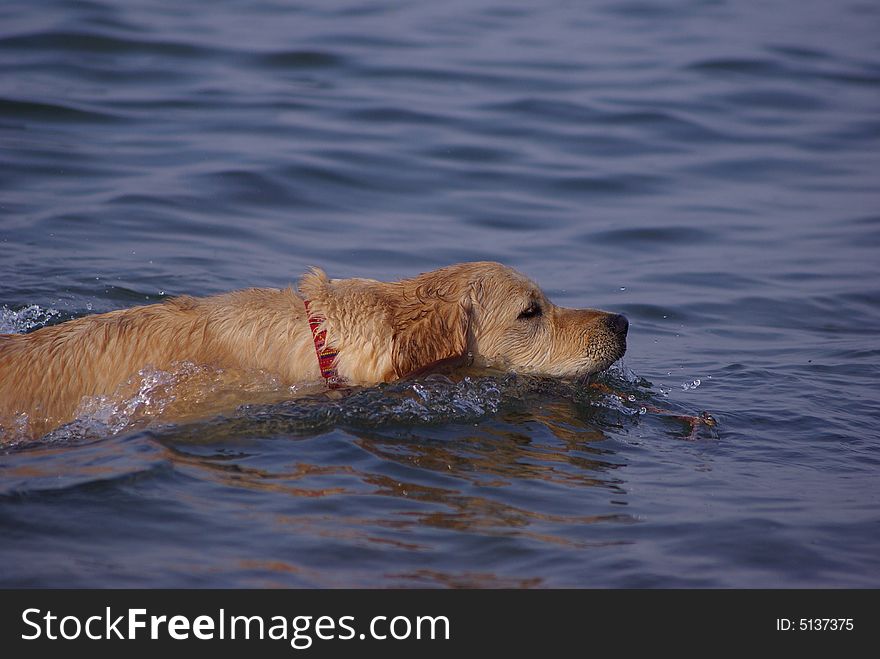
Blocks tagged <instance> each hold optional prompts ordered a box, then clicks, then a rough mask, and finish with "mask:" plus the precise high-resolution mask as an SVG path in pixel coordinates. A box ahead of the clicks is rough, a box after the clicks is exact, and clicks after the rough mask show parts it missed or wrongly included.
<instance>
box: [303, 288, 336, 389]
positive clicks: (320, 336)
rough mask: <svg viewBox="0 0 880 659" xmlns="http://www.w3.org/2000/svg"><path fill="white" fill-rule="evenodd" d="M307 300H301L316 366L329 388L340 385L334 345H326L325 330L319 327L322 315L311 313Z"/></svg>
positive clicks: (322, 319) (322, 320)
mask: <svg viewBox="0 0 880 659" xmlns="http://www.w3.org/2000/svg"><path fill="white" fill-rule="evenodd" d="M309 302H310V301H309V300H303V303H304V304H305V307H306V315H307V316H308V318H309V328H310V329H311V330H312V338H313V339H314V341H315V354H317V355H318V368H320V369H321V377H322V378H324V380H325V381H326V382H327V386H328V387H330V388H331V389H338V388H339V387H340V386H342V379H341V378H340V377H339V373H338V372H337V371H336V364H335V362H336V356H337V355H338V354H339V350H337V349H336V348H335V347H334V346H330V345H327V330H325V329H323V328H322V327H321V323H323V322H324V316H322V315H320V314H313V313H312V311H311V309H310V308H309Z"/></svg>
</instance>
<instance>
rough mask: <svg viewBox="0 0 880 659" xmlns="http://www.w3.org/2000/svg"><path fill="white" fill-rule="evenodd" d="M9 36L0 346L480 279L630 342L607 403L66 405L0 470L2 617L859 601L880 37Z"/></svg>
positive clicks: (870, 412) (322, 24) (694, 32)
mask: <svg viewBox="0 0 880 659" xmlns="http://www.w3.org/2000/svg"><path fill="white" fill-rule="evenodd" d="M0 26H2V27H0V329H2V331H15V332H21V331H29V330H32V329H34V328H36V327H39V326H42V325H44V324H46V323H51V322H58V321H61V320H65V319H68V318H72V317H77V316H81V315H84V314H87V313H93V312H101V311H108V310H111V309H116V308H120V307H125V306H132V305H135V304H142V303H147V302H155V301H159V300H161V299H163V298H164V297H166V296H169V295H175V294H182V293H186V294H194V295H204V294H210V293H215V292H219V291H224V290H229V289H233V288H239V287H246V286H278V287H282V286H287V285H289V284H291V283H294V284H295V282H296V280H297V278H298V277H299V275H300V274H301V273H303V272H304V271H305V270H306V268H307V267H309V266H311V265H318V266H321V267H323V268H325V269H326V270H327V272H328V273H329V274H330V275H331V276H334V277H348V276H366V277H375V278H378V279H394V278H397V277H403V276H410V275H413V274H416V273H418V272H422V271H425V270H429V269H432V268H435V267H439V266H443V265H447V264H449V263H454V262H458V261H465V260H477V259H492V260H498V261H502V262H504V263H507V264H509V265H511V266H513V267H516V268H518V269H520V270H522V271H523V272H525V273H527V274H528V275H530V276H531V277H533V278H534V279H535V280H536V281H537V282H539V283H540V284H541V285H542V286H543V287H544V289H545V290H546V291H547V293H548V294H549V295H550V296H551V298H552V299H554V301H556V302H557V303H559V304H563V305H566V306H581V307H587V306H589V307H599V308H605V309H610V310H614V311H618V312H621V313H625V314H626V315H627V316H628V317H629V319H630V321H631V330H630V339H629V349H628V353H627V356H626V357H625V358H624V360H623V362H622V363H621V364H620V365H618V366H617V367H615V369H614V370H613V371H612V372H611V373H609V374H606V375H605V376H603V382H604V383H606V384H608V385H611V386H613V387H614V388H616V389H618V390H619V391H621V392H623V393H624V394H625V395H628V396H632V397H633V399H634V401H633V402H632V403H629V402H627V404H624V403H622V402H620V401H619V400H617V399H615V398H613V397H608V396H604V395H602V394H600V393H597V392H591V391H589V390H587V389H585V388H582V387H577V386H574V385H572V384H571V383H560V382H553V381H545V380H539V379H538V380H536V379H524V378H517V377H513V376H510V375H507V374H503V373H479V372H464V373H454V374H449V375H447V376H444V377H434V378H433V379H432V378H427V379H421V380H419V381H417V382H405V383H398V384H394V385H390V386H386V387H377V388H369V389H364V390H359V391H353V392H346V395H344V396H343V397H341V398H331V397H329V396H327V395H323V394H321V393H315V394H314V395H310V396H307V397H305V398H297V399H295V400H293V399H292V400H290V401H286V402H282V403H277V404H259V403H254V404H253V405H251V406H246V407H241V408H233V409H230V410H228V411H227V412H225V413H223V414H219V415H218V416H216V417H212V418H211V419H209V420H205V421H199V422H193V423H187V424H179V425H170V424H156V425H151V426H149V425H148V426H146V427H144V426H142V425H137V424H135V425H134V426H128V425H126V424H125V423H124V422H123V423H119V421H120V418H119V415H117V416H116V417H112V415H108V414H107V412H108V410H106V409H104V410H97V411H96V414H93V415H92V416H90V417H89V418H86V419H83V420H81V422H80V423H79V424H74V426H73V427H71V428H69V429H67V430H65V431H62V432H58V433H55V434H53V435H52V436H50V437H48V438H46V439H45V440H43V441H41V442H38V443H36V444H32V445H28V446H7V447H5V448H4V449H3V452H2V453H0V536H2V538H3V540H2V541H0V585H3V586H113V587H124V586H135V587H137V586H149V587H152V586H212V587H214V586H233V587H235V586H380V587H387V586H405V587H410V586H437V587H458V586H489V587H494V586H504V587H520V586H522V587H553V586H565V587H749V586H760V587H840V586H849V587H853V586H854V587H877V586H880V559H878V556H880V551H878V550H880V514H878V503H880V500H878V499H880V497H878V495H880V488H878V466H880V451H878V448H880V433H878V429H877V419H878V417H880V403H878V396H877V382H878V375H880V367H878V356H880V349H878V344H877V336H878V329H880V289H878V281H880V279H878V275H880V268H878V266H877V263H878V259H877V249H878V247H880V185H878V175H877V172H878V171H880V119H878V117H880V113H878V111H880V38H878V35H880V8H878V7H875V6H874V5H873V4H871V3H867V2H858V1H850V0H847V1H844V2H837V3H830V2H821V1H818V0H812V1H807V2H803V1H801V2H793V1H783V2H776V3H771V4H769V5H768V4H761V3H742V2H723V1H718V2H704V1H697V0H679V1H676V2H664V3H643V2H608V3H586V4H585V3H572V2H565V1H564V0H554V1H550V2H544V3H541V5H540V7H538V6H537V5H534V4H533V3H510V2H492V1H491V0H480V1H474V0H468V1H467V2H465V1H464V0H461V1H453V2H446V3H439V4H437V3H405V5H404V6H400V3H364V2H331V3H319V4H315V3H306V4H301V5H297V4H291V3H288V2H272V1H268V0H267V1H264V2H251V3H234V2H227V1H220V2H215V3H212V5H211V9H210V11H205V10H204V8H203V7H196V6H192V7H189V6H181V5H180V3H175V2H170V1H164V0H139V1H138V2H126V3H110V2H102V1H90V2H73V1H66V0H48V1H46V2H41V3H39V4H35V3H29V2H15V1H13V2H5V3H3V5H2V6H0ZM154 393H155V391H154V390H153V389H149V387H148V388H147V390H146V393H145V395H146V396H147V397H148V398H149V396H151V395H153V394H154ZM642 403H646V404H651V405H654V406H663V407H667V408H669V409H672V410H675V411H677V412H681V413H694V412H698V411H700V410H710V411H711V412H712V414H713V415H714V416H715V417H716V418H717V419H718V421H719V426H718V428H717V430H716V432H709V433H701V434H700V435H699V436H698V437H697V438H696V439H691V440H687V439H685V437H686V435H687V433H686V429H684V428H683V427H682V424H680V423H677V422H675V421H671V420H669V419H664V418H661V417H659V416H657V415H653V414H650V413H648V414H639V407H640V406H641V404H642ZM117 411H118V410H117ZM122 421H124V419H122Z"/></svg>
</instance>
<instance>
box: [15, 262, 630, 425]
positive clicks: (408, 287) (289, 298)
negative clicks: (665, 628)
mask: <svg viewBox="0 0 880 659" xmlns="http://www.w3.org/2000/svg"><path fill="white" fill-rule="evenodd" d="M306 304H308V311H307V309H306ZM310 319H311V320H312V321H313V323H314V324H315V325H316V327H314V328H312V329H310V323H309V321H310ZM627 328H628V322H627V320H626V318H625V317H624V316H621V315H619V314H614V313H608V312H605V311H598V310H594V309H566V308H563V307H558V306H556V305H554V304H552V303H551V302H550V301H549V300H548V299H547V297H546V296H545V295H544V294H543V293H542V292H541V289H540V288H538V286H537V285H535V284H534V283H533V282H531V281H530V280H529V279H527V278H526V277H524V276H523V275H521V274H520V273H518V272H517V271H515V270H513V269H511V268H509V267H506V266H504V265H501V264H499V263H491V262H478V263H462V264H458V265H452V266H449V267H446V268H441V269H439V270H435V271H433V272H427V273H424V274H421V275H419V276H417V277H413V278H412V279H404V280H402V281H398V282H391V283H385V282H379V281H375V280H372V279H328V278H327V276H326V275H325V274H324V272H323V271H322V270H319V269H317V268H316V269H313V270H312V271H311V272H309V273H307V274H305V275H304V276H303V277H302V279H301V280H300V282H299V289H298V291H294V290H293V289H292V288H287V289H280V290H279V289H256V288H253V289H246V290H240V291H234V292H231V293H225V294H221V295H215V296H212V297H206V298H194V297H188V296H183V297H177V298H173V299H169V300H167V301H165V302H162V303H160V304H153V305H149V306H140V307H133V308H130V309H123V310H119V311H111V312H109V313H103V314H96V315H92V316H85V317H83V318H78V319H75V320H71V321H68V322H65V323H61V324H59V325H55V326H52V327H45V328H43V329H40V330H37V331H35V332H32V333H30V334H3V335H0V437H2V435H3V428H6V429H7V432H10V431H9V429H10V428H12V427H13V426H14V425H17V426H18V427H19V429H20V428H21V426H22V420H24V421H25V422H26V425H27V433H28V434H29V435H30V436H32V437H38V436H41V435H43V434H45V433H46V432H48V431H49V430H51V429H52V428H55V427H56V426H58V425H60V424H63V423H66V422H68V421H70V420H72V419H74V418H75V417H76V416H77V410H78V409H80V408H81V405H82V404H83V402H84V401H87V400H89V399H92V400H93V399H94V398H95V397H100V396H110V395H113V393H114V392H118V391H119V387H120V386H121V385H123V384H124V383H126V382H131V381H132V380H133V378H136V376H137V375H138V373H139V372H140V371H141V369H143V368H145V367H147V366H149V367H152V368H155V369H160V370H173V369H174V368H176V367H179V366H180V365H181V364H189V365H190V366H192V365H199V366H204V367H209V368H211V369H218V370H223V371H225V372H235V373H239V374H242V373H244V374H252V375H254V376H255V377H258V376H262V377H265V376H266V375H267V374H269V375H271V376H272V377H274V378H275V380H276V381H278V382H280V383H282V384H284V385H293V384H295V383H302V382H308V381H321V376H322V370H321V368H320V367H319V359H318V356H317V354H316V340H315V338H316V336H315V335H316V334H320V336H321V339H322V340H324V341H326V345H327V346H328V348H329V347H332V348H333V353H335V354H333V353H331V355H330V357H328V358H327V360H328V363H329V361H332V371H330V372H332V373H333V374H334V375H335V376H337V377H338V378H339V379H340V380H341V381H343V382H345V383H348V384H352V385H366V384H375V383H379V382H388V381H391V380H396V379H399V378H405V377H407V376H410V375H413V374H415V373H418V372H421V371H424V370H427V369H429V368H431V367H432V366H433V365H435V364H437V363H440V362H444V361H448V360H454V359H459V358H468V359H470V360H472V361H473V363H475V364H477V365H484V366H495V367H500V368H504V369H509V370H512V371H516V372H520V373H535V374H545V375H550V376H560V377H574V376H583V375H588V374H591V373H595V372H597V371H601V370H604V369H606V368H608V366H610V365H611V364H612V363H613V362H615V361H616V360H618V359H620V357H622V356H623V353H624V351H625V350H626V334H627ZM313 331H314V332H315V333H314V334H313ZM324 375H325V377H326V376H327V372H326V371H325V372H324Z"/></svg>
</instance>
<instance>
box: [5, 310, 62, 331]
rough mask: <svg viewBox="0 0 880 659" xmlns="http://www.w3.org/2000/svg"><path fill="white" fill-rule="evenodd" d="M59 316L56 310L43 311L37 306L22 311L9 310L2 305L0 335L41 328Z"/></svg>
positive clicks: (59, 313)
mask: <svg viewBox="0 0 880 659" xmlns="http://www.w3.org/2000/svg"><path fill="white" fill-rule="evenodd" d="M60 315H61V312H60V311H58V310H57V309H44V308H43V307H41V306H39V305H37V304H32V305H30V306H27V307H24V308H22V309H10V308H9V307H7V306H6V305H4V306H2V307H0V334H23V333H24V332H29V331H30V330H33V329H36V328H38V327H43V326H44V325H46V324H47V323H49V322H50V321H51V320H52V319H53V318H57V317H58V316H60Z"/></svg>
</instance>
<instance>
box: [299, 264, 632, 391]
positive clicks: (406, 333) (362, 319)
mask: <svg viewBox="0 0 880 659" xmlns="http://www.w3.org/2000/svg"><path fill="white" fill-rule="evenodd" d="M300 291H301V292H302V294H303V295H304V296H305V297H306V298H308V299H310V300H311V303H312V305H313V306H314V307H316V310H317V311H318V312H319V313H320V314H321V315H323V316H324V317H325V318H326V322H325V327H326V329H327V332H328V336H327V340H328V342H330V343H333V344H334V345H336V347H337V348H338V349H339V357H338V365H339V372H340V375H342V376H343V377H346V378H347V379H351V380H352V381H356V382H358V381H360V382H363V381H370V380H372V381H379V380H393V379H397V378H401V377H405V376H407V375H411V374H412V373H414V372H419V371H421V370H423V369H426V368H429V367H430V366H432V365H433V364H436V363H438V362H443V361H445V360H453V359H456V358H460V357H462V356H465V355H468V354H470V355H471V356H472V357H473V359H474V362H475V363H477V364H479V365H484V366H497V367H501V368H506V369H509V370H512V371H515V372H518V373H532V374H542V375H550V376H556V377H579V376H584V375H589V374H591V373H596V372H598V371H602V370H604V369H606V368H608V367H609V366H610V365H611V364H613V363H614V362H615V361H617V360H618V359H620V358H621V357H622V356H623V354H624V352H625V351H626V334H627V329H628V322H627V320H626V318H625V317H624V316H621V315H619V314H613V313H608V312H605V311H598V310H595V309H566V308H564V307H559V306H556V305H555V304H553V303H552V302H550V301H549V300H548V299H547V297H546V296H545V295H544V293H543V292H542V291H541V289H540V288H539V287H538V286H537V285H536V284H535V283H533V282H532V281H530V280H529V279H527V278H526V277H524V276H523V275H522V274H520V273H519V272H517V271H516V270H513V269H512V268H509V267H507V266H504V265H501V264H499V263H492V262H477V263H462V264H458V265H453V266H449V267H446V268H441V269H440V270H434V271H432V272H427V273H424V274H421V275H419V276H417V277H414V278H412V279H405V280H402V281H399V282H393V283H382V282H377V281H372V280H365V279H344V280H328V279H327V278H326V276H325V275H324V273H323V272H321V271H319V270H314V271H312V273H310V274H308V275H306V276H305V277H304V278H303V280H302V282H301V283H300ZM368 371H370V372H373V373H375V374H374V375H373V376H372V377H369V376H367V375H366V374H367V372H368Z"/></svg>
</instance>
